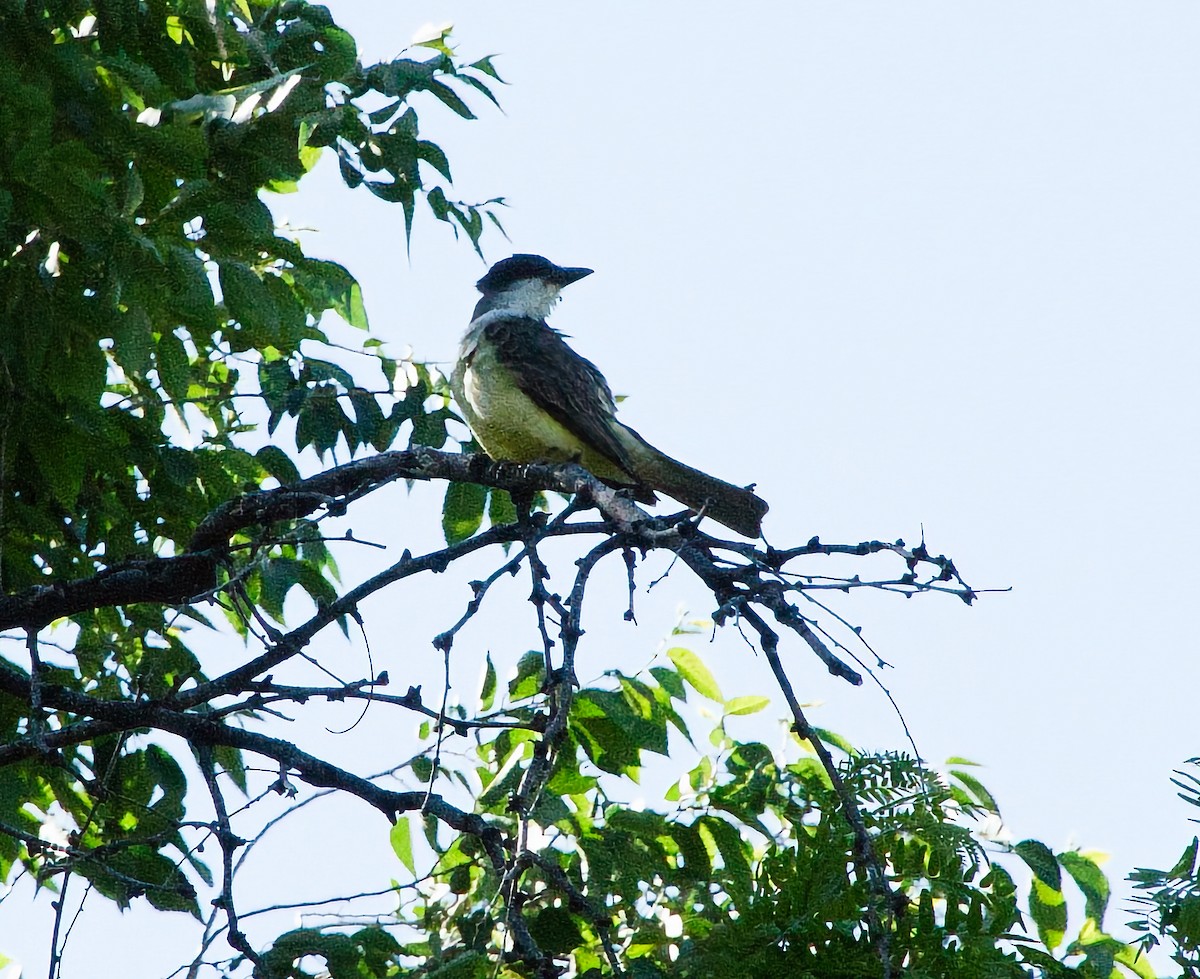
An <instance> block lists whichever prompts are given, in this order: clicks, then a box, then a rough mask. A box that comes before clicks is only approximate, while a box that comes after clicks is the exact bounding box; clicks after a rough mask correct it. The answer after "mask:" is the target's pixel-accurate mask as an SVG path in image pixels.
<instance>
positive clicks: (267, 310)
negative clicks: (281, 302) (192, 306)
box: [220, 261, 279, 351]
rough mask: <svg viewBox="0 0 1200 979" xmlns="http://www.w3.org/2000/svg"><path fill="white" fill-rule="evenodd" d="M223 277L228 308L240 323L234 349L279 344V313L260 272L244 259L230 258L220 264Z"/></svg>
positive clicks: (232, 316) (224, 294) (222, 288)
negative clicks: (239, 260) (235, 259)
mask: <svg viewBox="0 0 1200 979" xmlns="http://www.w3.org/2000/svg"><path fill="white" fill-rule="evenodd" d="M220 280H221V294H222V296H223V297H224V300H225V308H226V310H227V311H228V313H229V316H230V317H231V318H232V319H234V320H236V321H237V323H238V326H239V329H238V330H237V331H236V334H235V338H234V349H235V350H238V351H241V350H254V349H258V348H259V347H266V346H278V339H279V314H278V312H277V311H276V309H275V303H274V301H273V300H272V299H271V294H270V292H268V291H267V287H266V286H265V285H264V284H263V281H262V279H260V278H259V277H258V273H256V272H255V271H254V270H253V269H252V268H250V267H249V266H248V265H244V264H242V263H241V262H229V261H226V262H222V263H221V266H220Z"/></svg>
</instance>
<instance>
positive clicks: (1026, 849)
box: [1013, 840, 1062, 891]
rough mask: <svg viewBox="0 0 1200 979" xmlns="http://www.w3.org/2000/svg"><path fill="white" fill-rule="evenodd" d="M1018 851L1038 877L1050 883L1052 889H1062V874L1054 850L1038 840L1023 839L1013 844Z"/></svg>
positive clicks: (1018, 854)
mask: <svg viewBox="0 0 1200 979" xmlns="http://www.w3.org/2000/svg"><path fill="white" fill-rule="evenodd" d="M1013 850H1014V851H1015V852H1016V854H1017V856H1019V857H1020V858H1021V859H1022V860H1024V861H1025V863H1026V865H1027V866H1028V867H1029V869H1030V870H1032V871H1033V872H1034V874H1035V875H1036V876H1037V878H1038V879H1039V880H1041V881H1043V882H1044V883H1046V884H1048V885H1049V886H1050V887H1051V888H1052V889H1054V890H1056V891H1058V890H1061V889H1062V874H1061V873H1060V872H1059V869H1058V861H1057V860H1056V859H1055V858H1054V853H1053V851H1052V850H1051V849H1050V848H1049V847H1048V846H1046V844H1045V843H1039V842H1038V841H1037V840H1022V841H1021V842H1020V843H1017V844H1016V845H1015V846H1013Z"/></svg>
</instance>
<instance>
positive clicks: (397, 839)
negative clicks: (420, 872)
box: [388, 816, 417, 874]
mask: <svg viewBox="0 0 1200 979" xmlns="http://www.w3.org/2000/svg"><path fill="white" fill-rule="evenodd" d="M388 840H389V841H390V842H391V844H392V852H393V853H395V854H396V856H397V857H399V858H400V862H401V863H402V864H404V866H405V867H407V868H408V872H409V873H410V874H415V873H416V872H417V865H416V861H415V860H414V859H413V841H412V824H411V823H409V821H408V817H407V816H400V817H399V818H398V819H397V820H396V825H395V826H393V827H392V831H391V833H390V834H389V835H388Z"/></svg>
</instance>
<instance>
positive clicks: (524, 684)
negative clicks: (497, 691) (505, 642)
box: [508, 649, 546, 700]
mask: <svg viewBox="0 0 1200 979" xmlns="http://www.w3.org/2000/svg"><path fill="white" fill-rule="evenodd" d="M545 676H546V657H545V655H544V654H542V653H539V652H538V651H537V650H533V649H531V650H529V652H527V653H525V654H524V655H523V656H522V657H521V661H520V662H519V663H518V664H517V675H516V676H515V677H513V679H511V680H510V681H509V682H508V696H509V698H510V699H512V700H524V699H525V698H526V697H532V696H533V695H534V694H536V693H537V692H538V691H539V690H541V689H542V683H543V682H544V680H545Z"/></svg>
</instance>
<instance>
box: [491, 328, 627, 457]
mask: <svg viewBox="0 0 1200 979" xmlns="http://www.w3.org/2000/svg"><path fill="white" fill-rule="evenodd" d="M484 336H485V337H486V338H487V342H488V343H489V344H490V345H491V348H492V349H493V350H494V351H495V354H496V358H497V360H499V361H500V363H502V364H503V365H504V366H505V367H507V368H508V369H509V370H510V371H511V372H512V374H513V376H514V377H515V378H516V379H517V383H518V384H519V385H520V387H521V390H522V391H524V392H525V394H526V395H528V397H529V398H530V400H532V401H533V402H534V404H536V405H537V406H538V407H539V408H542V409H543V410H544V411H545V412H546V413H547V414H549V415H550V417H552V418H553V419H554V420H555V421H557V422H558V423H559V424H560V425H562V426H563V428H565V429H566V430H567V431H569V432H570V433H571V434H572V435H574V436H575V437H576V438H578V439H579V440H580V441H582V442H584V443H585V444H587V445H589V446H591V448H593V449H595V450H596V451H597V452H600V453H601V454H603V455H605V456H607V457H608V458H609V459H611V460H612V461H613V462H614V463H616V464H617V465H618V466H620V467H621V468H622V469H624V470H625V471H626V472H630V471H631V469H630V462H629V459H628V456H627V454H626V452H625V450H624V449H623V448H622V447H621V443H620V441H618V439H617V436H616V434H615V433H614V430H613V429H614V426H616V425H619V424H620V422H618V421H616V417H615V416H616V410H617V406H616V402H614V401H613V396H612V391H611V390H610V389H609V387H608V382H607V381H606V380H604V375H603V374H601V373H600V371H599V369H598V368H597V367H596V365H595V364H593V363H592V362H591V361H590V360H588V359H586V358H585V357H580V356H579V354H577V353H576V352H575V351H574V350H572V349H571V348H570V346H568V345H567V342H566V341H565V340H564V339H563V338H562V335H561V334H560V333H559V332H558V331H557V330H553V329H551V328H550V327H549V326H547V325H546V324H545V323H544V322H542V321H540V320H533V319H528V318H525V317H513V318H511V319H508V318H506V319H501V320H497V321H496V322H494V323H489V324H488V325H487V326H486V327H485V328H484Z"/></svg>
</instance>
